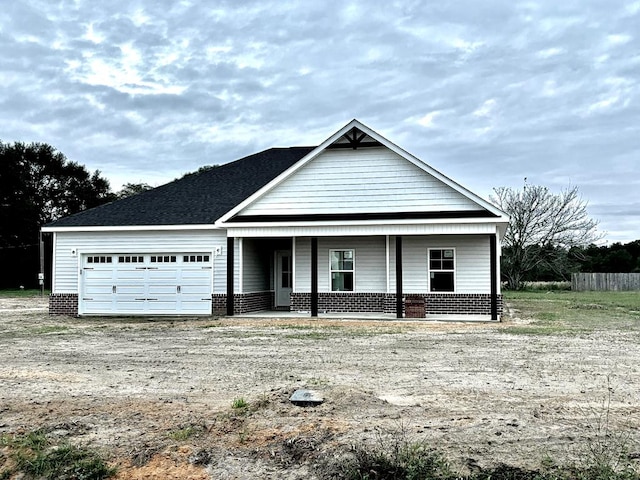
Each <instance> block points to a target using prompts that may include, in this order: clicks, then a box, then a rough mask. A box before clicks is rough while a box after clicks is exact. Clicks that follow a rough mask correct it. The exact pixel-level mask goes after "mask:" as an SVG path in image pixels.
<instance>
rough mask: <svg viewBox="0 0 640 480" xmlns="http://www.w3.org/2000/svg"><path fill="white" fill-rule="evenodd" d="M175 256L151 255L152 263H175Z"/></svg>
mask: <svg viewBox="0 0 640 480" xmlns="http://www.w3.org/2000/svg"><path fill="white" fill-rule="evenodd" d="M175 262H176V257H175V255H164V256H163V255H151V263H175Z"/></svg>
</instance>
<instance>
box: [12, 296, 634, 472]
mask: <svg viewBox="0 0 640 480" xmlns="http://www.w3.org/2000/svg"><path fill="white" fill-rule="evenodd" d="M520 317H523V318H520ZM526 322H527V319H526V318H524V315H523V314H522V313H520V312H515V314H512V316H511V318H509V319H507V321H506V322H504V323H501V324H482V323H426V322H422V323H420V322H389V321H380V322H373V321H354V320H351V321H349V320H331V321H329V320H314V321H312V320H308V319H306V320H305V319H302V320H247V319H227V320H216V319H212V318H208V319H187V320H183V319H155V320H152V321H150V320H136V319H105V318H99V319H72V318H65V317H58V318H56V317H49V316H48V315H47V312H46V299H40V298H36V299H12V298H0V433H14V434H15V433H20V432H27V431H31V430H34V429H38V428H43V429H45V430H46V431H47V432H49V434H50V435H52V436H54V437H60V438H61V439H66V440H69V441H71V442H73V443H76V444H78V445H82V446H87V447H90V448H93V449H97V450H98V451H100V452H102V453H103V454H104V456H105V457H106V458H107V459H109V461H110V462H112V463H113V464H117V465H118V468H119V473H118V476H117V478H120V479H143V478H145V479H149V478H158V479H161V478H162V479H167V478H168V479H171V478H175V479H209V478H212V479H253V478H255V479H258V478H260V479H263V478H278V479H301V478H305V479H314V478H321V475H322V468H321V467H320V466H321V465H323V463H326V462H331V461H333V459H335V458H337V457H339V456H340V455H344V454H346V453H348V452H349V450H350V448H352V446H353V445H360V444H363V443H367V442H371V443H374V442H378V441H381V440H384V439H385V438H389V437H391V438H393V437H394V436H396V437H397V436H398V435H405V436H406V437H407V438H408V439H410V440H411V441H426V442H428V444H430V445H432V446H434V447H435V448H437V449H438V450H440V451H441V452H443V453H444V454H445V455H446V456H447V458H448V459H449V460H450V461H451V462H452V463H453V465H454V466H457V467H459V468H468V469H474V468H477V467H478V466H480V467H485V466H489V465H492V464H496V463H499V462H504V463H508V464H512V465H519V466H526V467H539V466H540V465H541V463H542V462H543V461H544V459H545V458H546V457H550V458H553V459H555V460H559V461H565V462H570V461H573V460H575V459H579V458H580V457H581V456H582V455H584V452H585V448H586V447H587V446H588V445H589V444H590V440H589V439H590V438H594V436H595V437H597V436H598V435H603V432H602V431H599V430H598V427H599V426H600V427H601V426H604V424H603V420H602V419H603V418H604V417H603V415H604V414H606V413H609V420H608V424H607V425H606V426H608V428H610V429H612V431H613V433H614V435H615V437H614V438H618V437H619V435H623V436H624V438H625V442H626V444H627V445H628V446H629V447H630V448H631V450H632V453H633V452H636V456H638V455H637V452H638V451H639V450H640V449H639V447H638V441H639V440H640V392H639V386H640V348H639V346H640V337H639V335H638V333H637V331H634V332H626V331H607V332H604V333H603V332H600V333H598V334H594V333H585V334H570V335H567V334H557V335H556V334H553V335H549V334H547V335H536V334H525V333H523V332H521V333H518V334H516V333H515V331H514V330H515V329H514V326H517V325H520V324H522V323H526ZM299 388H310V389H314V390H316V391H317V392H319V393H320V394H321V395H322V396H323V397H324V399H325V402H324V403H323V404H322V405H320V406H318V407H305V408H303V407H297V406H294V405H292V404H291V403H290V402H289V401H288V398H289V396H290V395H291V394H292V393H293V392H294V391H295V390H296V389H299ZM609 389H611V392H612V395H611V404H610V406H609V408H607V402H606V399H607V397H608V392H609ZM237 399H244V400H246V402H248V404H249V406H248V408H245V409H240V408H235V409H234V408H232V403H233V402H234V400H237ZM601 420H602V421H601ZM627 435H628V436H629V438H628V439H627Z"/></svg>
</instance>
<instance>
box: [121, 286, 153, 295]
mask: <svg viewBox="0 0 640 480" xmlns="http://www.w3.org/2000/svg"><path fill="white" fill-rule="evenodd" d="M145 292H146V288H145V286H144V284H143V283H140V284H137V285H118V287H117V293H118V294H122V295H137V296H141V295H142V296H144V295H145Z"/></svg>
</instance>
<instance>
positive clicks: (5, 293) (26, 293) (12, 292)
mask: <svg viewBox="0 0 640 480" xmlns="http://www.w3.org/2000/svg"><path fill="white" fill-rule="evenodd" d="M50 293H51V292H50V291H49V290H45V291H44V296H45V297H48V296H49V294H50ZM41 295H42V293H41V292H40V290H36V289H18V288H16V289H9V290H0V297H2V298H11V297H39V296H41Z"/></svg>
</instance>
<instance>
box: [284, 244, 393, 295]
mask: <svg viewBox="0 0 640 480" xmlns="http://www.w3.org/2000/svg"><path fill="white" fill-rule="evenodd" d="M333 249H353V250H354V251H355V292H357V293H371V292H374V293H384V292H385V291H386V289H387V277H386V267H385V262H386V245H385V237H384V236H376V237H325V238H319V239H318V291H319V292H329V291H331V287H330V283H329V282H330V280H329V250H333ZM295 275H296V282H295V287H296V289H295V291H296V292H300V293H309V292H311V240H310V239H309V238H296V269H295Z"/></svg>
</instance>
